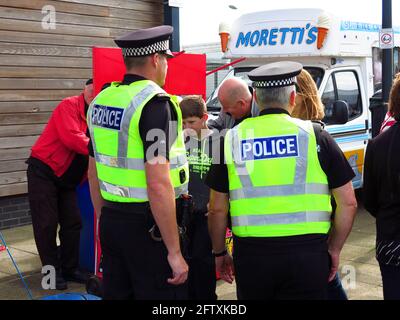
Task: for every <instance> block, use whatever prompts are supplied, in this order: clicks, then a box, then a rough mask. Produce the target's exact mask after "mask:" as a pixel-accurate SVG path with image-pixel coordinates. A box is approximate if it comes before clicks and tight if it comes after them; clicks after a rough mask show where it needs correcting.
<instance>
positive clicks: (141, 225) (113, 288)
mask: <svg viewBox="0 0 400 320" xmlns="http://www.w3.org/2000/svg"><path fill="white" fill-rule="evenodd" d="M148 230H149V226H148V217H147V214H145V213H138V212H132V211H130V212H129V211H123V210H117V209H115V208H108V207H103V209H102V214H101V218H100V241H101V247H102V253H103V286H104V299H105V300H126V299H136V300H181V299H187V283H185V284H183V285H179V286H174V285H171V284H169V283H168V282H167V279H168V278H171V277H172V270H171V268H170V266H169V264H168V260H167V253H168V252H167V248H166V247H165V245H164V243H163V242H162V241H161V242H159V241H155V240H153V239H152V238H151V236H150V234H149V232H148Z"/></svg>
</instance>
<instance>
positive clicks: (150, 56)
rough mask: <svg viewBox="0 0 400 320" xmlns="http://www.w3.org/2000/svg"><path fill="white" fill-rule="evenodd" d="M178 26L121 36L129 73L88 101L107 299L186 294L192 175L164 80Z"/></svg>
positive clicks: (173, 102) (94, 193) (179, 123)
mask: <svg viewBox="0 0 400 320" xmlns="http://www.w3.org/2000/svg"><path fill="white" fill-rule="evenodd" d="M172 32H173V28H172V27H170V26H160V27H155V28H150V29H142V30H137V31H134V32H131V33H129V34H127V35H124V36H122V37H120V38H118V39H116V40H115V42H116V44H117V45H118V46H119V47H121V48H122V53H123V56H124V61H125V65H126V70H127V74H126V75H125V76H124V79H123V81H122V82H113V83H111V85H110V86H109V87H108V88H106V89H104V90H103V91H101V92H100V93H99V94H98V95H97V96H96V97H95V99H94V100H93V102H92V103H91V105H90V108H89V112H88V125H89V131H90V136H91V142H92V144H91V146H92V152H91V154H92V157H91V158H90V161H89V179H90V187H91V188H90V189H91V194H92V195H91V196H92V200H93V203H94V207H95V210H96V212H98V213H99V212H101V217H100V225H99V228H100V241H101V245H102V253H103V265H102V267H103V283H104V298H105V299H130V298H133V299H185V298H186V297H187V288H186V287H187V286H186V283H185V282H186V279H187V275H188V266H187V264H186V261H185V259H184V258H183V256H182V251H181V247H180V238H179V229H178V224H179V223H178V222H177V213H176V206H177V204H178V203H179V199H180V196H182V195H183V194H186V193H187V185H188V177H189V175H188V165H187V160H186V153H185V146H184V141H183V134H182V116H181V111H180V109H179V107H178V103H177V98H176V97H174V96H170V95H168V94H167V93H166V92H165V91H164V90H163V89H162V88H161V87H162V86H163V85H164V83H165V77H166V73H167V58H168V57H171V55H172V54H171V52H170V51H169V38H170V36H171V34H172ZM105 67H106V66H105Z"/></svg>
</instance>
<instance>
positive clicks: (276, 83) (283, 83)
mask: <svg viewBox="0 0 400 320" xmlns="http://www.w3.org/2000/svg"><path fill="white" fill-rule="evenodd" d="M295 83H296V77H292V78H287V79H281V80H269V81H254V82H253V87H255V88H280V87H287V86H291V85H293V84H295Z"/></svg>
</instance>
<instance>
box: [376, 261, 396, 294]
mask: <svg viewBox="0 0 400 320" xmlns="http://www.w3.org/2000/svg"><path fill="white" fill-rule="evenodd" d="M379 267H380V269H381V275H382V284H383V299H384V300H400V267H399V266H394V265H387V264H384V263H382V262H379Z"/></svg>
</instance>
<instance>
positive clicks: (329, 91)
mask: <svg viewBox="0 0 400 320" xmlns="http://www.w3.org/2000/svg"><path fill="white" fill-rule="evenodd" d="M321 99H322V103H323V104H324V106H325V118H324V119H323V121H324V122H325V123H326V124H329V122H330V119H331V117H332V113H333V104H334V102H335V101H336V100H343V101H346V102H347V104H348V105H349V120H353V119H355V118H357V117H359V116H360V115H361V114H362V111H363V110H362V100H361V92H360V87H359V85H358V80H357V75H356V73H355V72H354V71H338V72H335V73H333V74H331V76H330V77H329V79H328V82H327V83H326V86H325V89H324V92H323V94H322V96H321Z"/></svg>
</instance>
